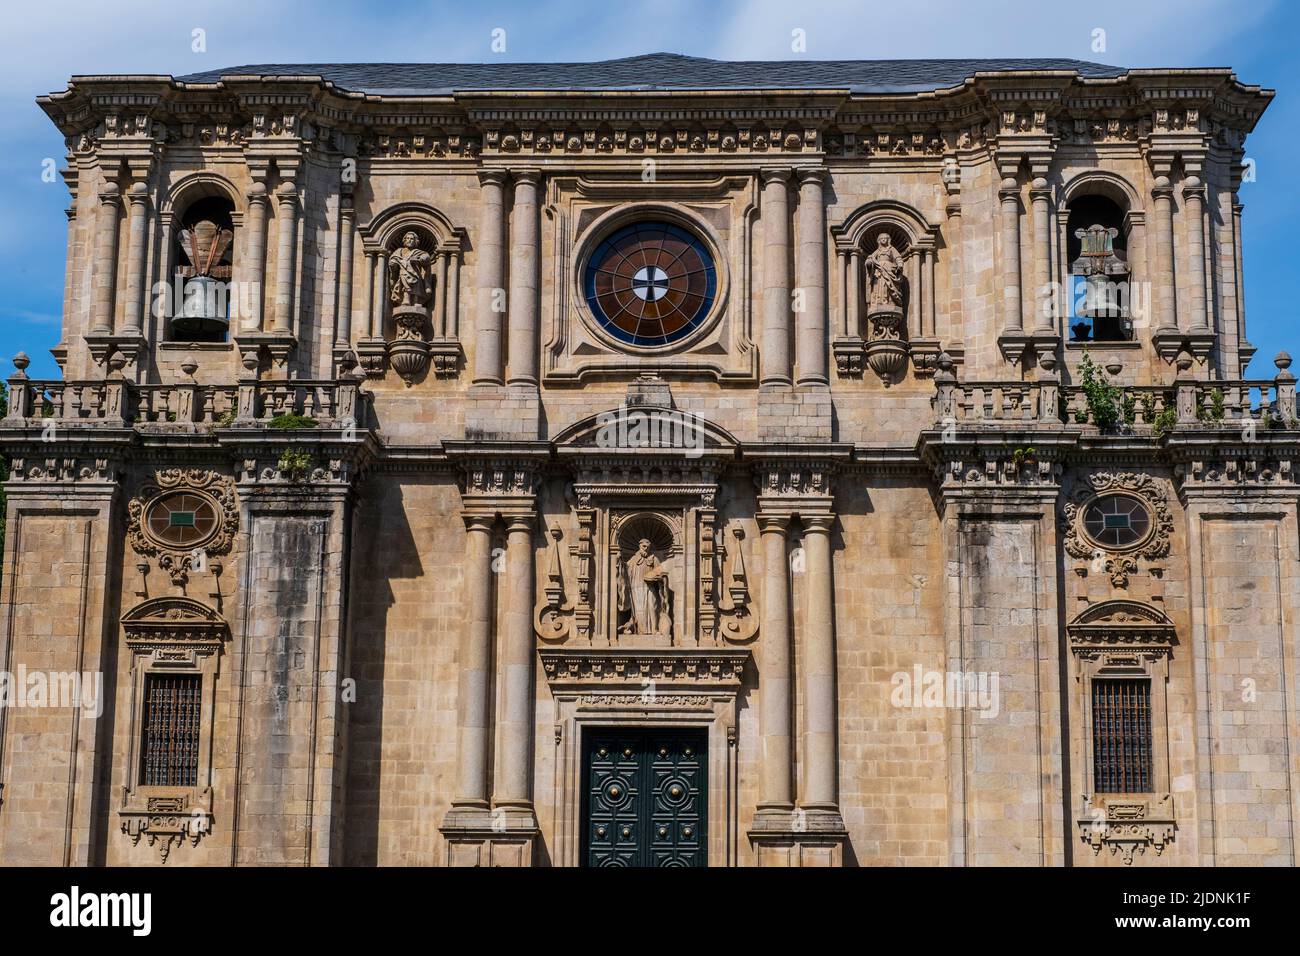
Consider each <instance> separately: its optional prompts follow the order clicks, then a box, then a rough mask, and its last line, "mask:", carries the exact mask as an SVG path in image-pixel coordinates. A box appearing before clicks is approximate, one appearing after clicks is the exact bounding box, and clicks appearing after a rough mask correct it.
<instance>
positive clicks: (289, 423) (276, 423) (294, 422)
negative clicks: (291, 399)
mask: <svg viewBox="0 0 1300 956" xmlns="http://www.w3.org/2000/svg"><path fill="white" fill-rule="evenodd" d="M317 424H318V423H317V421H316V419H314V418H311V417H309V416H307V415H298V414H296V413H295V412H283V413H281V414H279V415H276V416H275V417H274V418H272V419H271V420H270V421H269V422H267V423H266V427H267V428H281V429H286V430H287V429H293V428H315V427H316V425H317Z"/></svg>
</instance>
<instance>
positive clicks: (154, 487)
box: [126, 468, 239, 596]
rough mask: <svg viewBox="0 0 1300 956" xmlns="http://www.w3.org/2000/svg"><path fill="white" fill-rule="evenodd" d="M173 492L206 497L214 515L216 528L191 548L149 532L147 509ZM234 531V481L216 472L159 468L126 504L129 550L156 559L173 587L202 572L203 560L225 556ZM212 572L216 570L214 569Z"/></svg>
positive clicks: (236, 511)
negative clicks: (180, 545) (216, 516)
mask: <svg viewBox="0 0 1300 956" xmlns="http://www.w3.org/2000/svg"><path fill="white" fill-rule="evenodd" d="M175 492H185V493H188V494H193V495H197V496H199V497H202V498H206V499H207V500H208V501H209V502H210V503H211V504H212V506H213V507H214V509H215V510H216V512H217V515H218V526H217V529H216V530H215V531H214V532H213V534H212V535H211V536H209V537H208V538H207V539H206V540H205V541H203V542H202V543H201V544H200V545H198V546H196V547H194V548H177V547H175V546H174V545H172V544H170V543H168V542H166V541H163V540H161V539H158V538H155V537H154V536H153V535H152V534H150V532H149V529H148V526H147V521H146V517H147V515H148V513H149V510H150V508H151V507H152V506H153V504H154V503H155V502H157V501H158V500H159V499H161V498H163V497H165V496H167V495H170V494H173V493H175ZM238 530H239V508H238V506H237V505H236V503H235V482H234V479H233V478H231V477H230V476H228V475H223V474H221V473H220V472H216V471H205V470H203V469H199V468H191V469H184V468H165V469H162V470H161V471H158V472H156V473H155V475H154V480H153V481H152V482H150V483H148V484H146V485H145V486H144V487H143V488H141V489H140V492H139V494H137V495H136V496H135V497H134V498H132V499H131V501H130V503H129V504H128V505H127V529H126V533H127V540H128V541H129V542H130V543H131V548H132V549H133V550H134V551H135V552H136V553H137V554H140V555H143V556H145V557H152V558H156V559H157V562H158V566H159V567H160V568H161V569H162V570H164V571H166V572H167V574H168V575H169V576H170V578H171V581H172V583H173V584H175V585H184V584H185V581H186V580H187V579H188V577H189V574H190V572H192V571H199V570H203V568H202V567H201V564H200V562H202V561H204V560H206V558H210V557H215V556H217V555H224V554H229V553H230V549H231V547H232V546H233V544H234V540H235V533H236V532H237V531H238ZM196 558H197V559H198V562H196ZM213 570H214V571H216V570H217V569H216V568H215V567H214V568H213ZM141 595H142V596H143V592H141Z"/></svg>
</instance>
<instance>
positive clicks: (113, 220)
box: [90, 182, 121, 335]
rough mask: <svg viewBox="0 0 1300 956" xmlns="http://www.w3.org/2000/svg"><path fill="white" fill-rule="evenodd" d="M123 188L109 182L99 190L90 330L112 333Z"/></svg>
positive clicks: (97, 332) (103, 333)
mask: <svg viewBox="0 0 1300 956" xmlns="http://www.w3.org/2000/svg"><path fill="white" fill-rule="evenodd" d="M120 198H121V190H120V189H119V188H118V185H117V183H112V182H110V183H105V184H104V186H103V188H101V189H100V191H99V221H98V222H97V223H95V226H96V228H95V263H94V270H95V273H94V276H95V277H94V287H93V289H92V295H91V300H90V332H91V334H92V335H111V334H112V332H113V302H114V292H115V290H116V287H117V225H118V217H119V216H120V215H121V203H120V202H119V200H120Z"/></svg>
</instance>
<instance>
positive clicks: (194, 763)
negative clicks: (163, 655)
mask: <svg viewBox="0 0 1300 956" xmlns="http://www.w3.org/2000/svg"><path fill="white" fill-rule="evenodd" d="M201 679H202V678H201V676H200V675H199V674H146V675H145V678H144V725H143V726H144V740H143V741H142V743H141V748H140V749H141V753H142V754H143V756H144V759H143V760H142V761H141V765H140V782H141V783H142V784H144V785H145V786H146V787H192V786H195V785H196V783H197V782H198V776H199V700H200V697H201V696H202V691H201V688H202V684H200V680H201Z"/></svg>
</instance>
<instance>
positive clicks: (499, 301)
mask: <svg viewBox="0 0 1300 956" xmlns="http://www.w3.org/2000/svg"><path fill="white" fill-rule="evenodd" d="M478 178H479V189H480V192H479V213H480V219H479V234H478V264H477V266H476V275H475V279H476V283H477V285H478V311H477V314H476V316H475V320H476V328H475V330H474V384H476V385H500V384H501V383H502V381H503V379H504V376H503V375H502V368H501V357H502V356H501V332H502V311H501V309H503V308H504V296H505V287H504V284H503V268H504V263H503V260H502V254H503V251H504V246H505V231H506V226H505V201H504V191H505V181H506V174H505V172H503V171H502V170H499V169H485V170H483V171H482V172H480V173H479V176H478Z"/></svg>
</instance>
